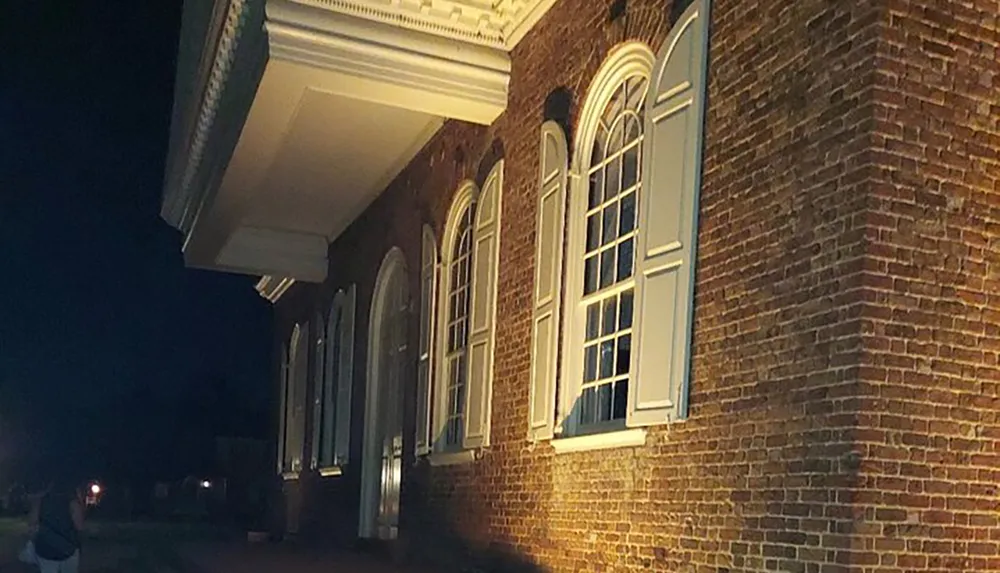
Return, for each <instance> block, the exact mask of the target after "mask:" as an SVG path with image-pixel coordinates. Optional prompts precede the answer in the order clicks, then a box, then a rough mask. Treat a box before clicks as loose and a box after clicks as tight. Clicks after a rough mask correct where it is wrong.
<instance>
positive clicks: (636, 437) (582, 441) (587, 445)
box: [552, 428, 646, 454]
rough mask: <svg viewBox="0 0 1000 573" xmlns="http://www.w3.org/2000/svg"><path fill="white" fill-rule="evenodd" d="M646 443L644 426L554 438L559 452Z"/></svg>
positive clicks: (556, 449) (553, 443)
mask: <svg viewBox="0 0 1000 573" xmlns="http://www.w3.org/2000/svg"><path fill="white" fill-rule="evenodd" d="M645 444H646V430H644V429H642V428H636V429H633V430H621V431H618V432H604V433H601V434H588V435H585V436H574V437H572V438H559V439H555V440H552V448H553V449H554V450H555V451H556V453H557V454H568V453H571V452H586V451H590V450H608V449H611V448H630V447H635V446H643V445H645Z"/></svg>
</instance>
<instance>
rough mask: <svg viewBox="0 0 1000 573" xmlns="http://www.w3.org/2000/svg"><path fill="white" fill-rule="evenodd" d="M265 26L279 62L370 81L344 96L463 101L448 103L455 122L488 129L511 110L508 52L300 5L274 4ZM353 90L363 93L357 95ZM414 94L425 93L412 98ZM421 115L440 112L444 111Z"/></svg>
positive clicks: (278, 0) (287, 0) (284, 0)
mask: <svg viewBox="0 0 1000 573" xmlns="http://www.w3.org/2000/svg"><path fill="white" fill-rule="evenodd" d="M265 28H266V30H267V36H268V50H269V56H270V57H271V58H272V59H277V60H282V61H287V62H293V63H297V64H303V65H306V66H309V67H311V68H314V69H321V70H325V71H328V72H334V73H337V74H342V75H343V76H346V77H347V78H351V79H352V80H362V82H361V83H352V82H339V83H342V84H343V89H344V90H346V91H345V93H344V94H342V95H348V96H351V97H364V98H365V99H371V100H373V101H375V100H379V99H380V98H382V99H384V100H385V101H382V103H385V104H388V105H395V106H403V107H406V106H407V105H409V106H414V105H417V106H419V101H420V100H423V101H431V100H435V98H444V100H440V101H446V100H452V101H454V102H455V103H456V104H460V105H447V106H445V107H446V108H447V109H449V110H453V111H454V113H453V114H451V116H453V117H455V119H461V120H464V121H470V122H474V123H482V124H489V123H492V122H493V121H494V120H495V119H496V117H498V116H499V115H500V114H501V113H502V112H503V110H504V109H506V107H507V88H508V84H509V80H510V69H511V67H510V66H511V64H510V57H509V55H508V54H507V53H506V52H505V51H503V50H500V49H496V48H490V47H485V46H477V45H470V44H468V43H467V42H462V41H460V40H455V39H450V38H444V37H440V36H435V35H432V34H428V33H426V32H421V31H414V30H408V29H405V28H399V27H397V26H392V25H390V24H387V23H384V22H377V21H373V20H366V19H363V18H359V17H356V16H353V15H350V14H344V13H339V12H335V11H331V10H327V9H321V8H318V7H316V6H314V5H309V4H303V3H302V2H298V1H294V0H270V1H269V2H268V4H267V20H266V24H265ZM369 86H377V87H375V88H372V87H369ZM381 86H385V87H381ZM386 87H388V88H390V89H385V88H386ZM393 88H399V89H393ZM352 89H353V90H357V91H358V93H350V92H351V90H352ZM412 90H417V91H418V92H419V93H420V94H422V96H421V97H420V98H414V97H413V96H411V95H404V93H405V92H407V91H410V93H413V92H412ZM427 96H431V97H429V98H428V97H427ZM394 98H396V100H398V101H394ZM427 105H431V106H433V105H434V104H433V103H428V104H427ZM419 111H424V112H428V113H432V114H434V115H439V113H436V112H437V111H440V110H436V109H434V108H433V107H432V108H429V109H421V110H419Z"/></svg>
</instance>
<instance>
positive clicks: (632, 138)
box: [566, 45, 653, 434]
mask: <svg viewBox="0 0 1000 573" xmlns="http://www.w3.org/2000/svg"><path fill="white" fill-rule="evenodd" d="M652 64H653V54H652V53H651V52H650V51H649V50H648V49H647V48H645V46H642V45H631V46H627V47H625V48H621V49H620V50H619V52H618V53H617V54H614V55H613V56H612V57H611V58H609V60H608V61H607V62H606V63H605V65H604V67H603V68H602V69H601V71H600V72H599V74H598V79H597V81H595V84H594V86H593V87H592V88H591V93H590V95H589V97H588V99H587V102H586V104H585V106H584V115H583V121H584V123H583V124H582V125H581V129H580V139H579V140H578V142H577V148H576V157H577V162H576V166H577V172H578V173H580V174H581V176H582V177H581V178H580V182H581V183H582V184H584V185H585V186H586V187H585V188H583V187H582V186H577V187H576V188H575V189H574V195H573V196H572V204H571V211H570V217H571V219H570V221H569V228H570V237H569V244H568V253H569V260H568V261H567V263H568V266H569V268H570V269H572V272H571V273H570V274H569V275H568V277H567V280H568V281H569V282H568V283H567V285H566V292H567V297H568V302H569V303H570V306H568V307H567V309H566V312H567V319H568V322H570V323H571V324H572V326H573V328H572V334H571V337H569V338H567V341H568V342H569V343H570V345H569V346H568V347H567V349H566V352H567V354H569V353H572V355H567V356H566V360H567V361H568V363H569V364H570V365H571V367H570V368H569V369H568V370H567V372H566V373H567V375H568V376H572V377H573V378H574V381H575V384H574V385H575V386H576V387H575V388H574V394H575V396H574V398H573V405H572V407H571V409H570V411H571V412H572V419H571V424H572V432H573V433H576V434H582V433H593V432H600V431H606V430H611V429H623V428H624V427H625V415H626V410H627V404H628V395H629V386H630V384H631V377H630V367H631V353H632V334H633V332H632V323H633V315H634V309H635V304H634V301H635V282H636V281H635V272H634V271H635V242H636V222H637V220H638V214H639V208H640V202H639V195H640V189H641V187H642V169H641V154H642V144H643V135H644V133H643V132H644V130H643V128H644V123H643V119H644V118H643V116H644V103H645V100H646V92H647V90H648V86H649V76H650V72H651V69H652Z"/></svg>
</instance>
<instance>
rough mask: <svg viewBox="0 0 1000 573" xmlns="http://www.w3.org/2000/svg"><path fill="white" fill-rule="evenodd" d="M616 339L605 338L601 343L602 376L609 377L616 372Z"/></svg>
mask: <svg viewBox="0 0 1000 573" xmlns="http://www.w3.org/2000/svg"><path fill="white" fill-rule="evenodd" d="M614 361H615V341H614V340H605V341H604V342H602V343H601V378H609V377H610V376H611V375H612V373H613V372H614V363H615V362H614Z"/></svg>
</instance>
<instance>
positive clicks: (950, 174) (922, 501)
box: [851, 0, 1000, 572]
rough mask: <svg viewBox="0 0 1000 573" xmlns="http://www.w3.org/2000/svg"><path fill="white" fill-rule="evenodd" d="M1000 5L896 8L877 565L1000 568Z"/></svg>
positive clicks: (884, 197) (877, 438)
mask: <svg viewBox="0 0 1000 573" xmlns="http://www.w3.org/2000/svg"><path fill="white" fill-rule="evenodd" d="M998 14H1000V2H997V1H996V0H976V1H955V2H948V3H939V2H932V1H927V0H901V1H893V2H888V10H887V12H886V14H885V15H884V16H883V18H882V27H883V30H882V38H883V41H882V42H880V44H879V51H878V68H879V73H878V76H877V88H876V89H877V92H876V101H877V105H876V123H875V130H874V137H873V157H874V160H875V164H876V166H877V167H876V169H875V172H874V184H873V187H872V193H871V197H870V211H871V212H870V215H869V218H868V219H869V225H868V229H867V238H868V241H869V247H868V250H867V254H868V260H867V261H866V265H865V286H866V289H865V301H866V303H867V304H866V306H865V311H864V317H863V338H864V356H863V366H862V369H861V374H862V376H861V378H862V380H863V386H862V389H863V391H862V395H863V396H864V399H863V401H862V404H861V410H862V411H863V412H864V414H863V415H862V416H860V417H859V430H858V432H857V440H856V441H857V443H858V449H859V451H860V452H862V453H863V454H864V461H863V463H862V466H861V476H862V481H861V483H860V484H859V485H860V486H861V487H863V488H864V489H865V491H863V492H862V493H859V495H858V499H857V507H856V509H855V512H856V513H857V514H858V515H859V526H858V527H857V528H856V538H855V541H854V546H853V549H855V551H854V553H853V554H852V557H851V560H852V562H853V563H856V564H859V565H862V564H863V565H865V566H866V567H867V568H869V569H871V570H875V569H876V568H877V567H876V565H877V564H881V565H882V567H881V568H878V570H880V571H902V570H920V571H941V572H944V571H997V570H1000V495H998V494H1000V491H998V488H1000V441H998V438H1000V418H998V414H1000V364H998V351H1000V298H998V296H997V293H1000V266H998V264H1000V255H998V254H997V253H998V252H1000V251H998V250H997V247H998V246H1000V210H998V206H1000V155H998V152H1000V106H998V105H997V102H998V101H1000V100H998V96H997V94H998V93H1000V63H998V49H1000V28H998V23H997V16H998ZM862 516H863V517H862Z"/></svg>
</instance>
